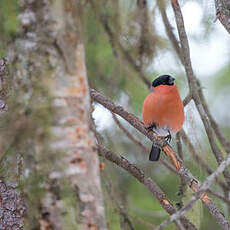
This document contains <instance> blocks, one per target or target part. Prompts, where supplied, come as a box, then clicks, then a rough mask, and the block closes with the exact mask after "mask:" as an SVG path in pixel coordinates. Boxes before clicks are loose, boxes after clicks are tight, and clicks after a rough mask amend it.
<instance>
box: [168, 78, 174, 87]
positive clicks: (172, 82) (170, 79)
mask: <svg viewBox="0 0 230 230" xmlns="http://www.w3.org/2000/svg"><path fill="white" fill-rule="evenodd" d="M174 81H175V78H173V77H170V78H169V81H168V83H169V84H170V85H173V84H174Z"/></svg>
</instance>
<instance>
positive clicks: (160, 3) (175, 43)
mask: <svg viewBox="0 0 230 230" xmlns="http://www.w3.org/2000/svg"><path fill="white" fill-rule="evenodd" d="M215 1H216V4H217V2H218V4H220V5H222V2H221V1H219V0H215ZM158 8H159V10H160V13H161V16H162V20H163V23H164V26H165V30H166V33H167V35H168V37H169V40H170V41H171V43H172V46H173V47H174V49H175V51H176V54H177V56H178V58H179V60H180V61H181V63H182V64H183V65H185V64H184V59H183V57H182V50H181V47H180V45H179V42H178V41H177V38H176V36H175V34H174V33H173V30H172V28H173V27H172V25H171V24H170V22H169V19H168V16H167V13H166V10H165V4H164V2H163V1H161V0H158ZM216 8H218V7H216ZM217 12H218V10H217ZM228 17H229V14H228ZM228 25H229V26H230V24H228ZM229 28H230V27H229ZM188 58H190V57H188ZM194 77H195V76H194ZM196 81H197V85H198V88H199V89H198V94H199V97H200V101H201V104H202V105H203V108H204V111H205V113H206V115H207V117H208V118H209V120H210V124H211V127H212V128H213V130H214V132H215V134H216V136H217V138H218V140H219V141H220V143H221V144H222V146H223V147H224V149H225V151H226V152H229V151H230V142H229V141H228V140H227V139H226V138H225V137H224V135H223V133H222V132H221V131H220V128H219V126H218V125H217V123H216V121H215V120H214V118H213V116H212V115H211V113H210V111H209V108H208V105H207V102H206V99H205V97H204V95H203V91H202V89H201V87H200V84H199V81H198V80H196ZM191 99H192V94H190V93H189V94H188V96H187V97H186V98H185V99H184V101H183V103H184V106H186V105H187V104H188V103H189V102H190V101H191Z"/></svg>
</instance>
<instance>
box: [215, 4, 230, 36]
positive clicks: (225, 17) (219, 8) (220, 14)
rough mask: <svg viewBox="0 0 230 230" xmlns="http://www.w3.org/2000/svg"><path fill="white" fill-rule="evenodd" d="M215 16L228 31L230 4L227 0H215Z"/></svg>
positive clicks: (229, 29) (229, 28) (229, 30)
mask: <svg viewBox="0 0 230 230" xmlns="http://www.w3.org/2000/svg"><path fill="white" fill-rule="evenodd" d="M215 6H216V17H217V18H218V19H219V21H220V22H221V23H222V25H223V26H224V28H225V29H226V30H227V31H228V33H230V10H229V9H230V4H229V1H228V0H215Z"/></svg>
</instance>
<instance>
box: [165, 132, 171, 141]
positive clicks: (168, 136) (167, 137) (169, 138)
mask: <svg viewBox="0 0 230 230" xmlns="http://www.w3.org/2000/svg"><path fill="white" fill-rule="evenodd" d="M168 133H169V134H168V135H167V136H165V137H164V139H165V140H166V141H168V142H169V143H170V141H171V140H172V135H171V133H170V131H169V130H168Z"/></svg>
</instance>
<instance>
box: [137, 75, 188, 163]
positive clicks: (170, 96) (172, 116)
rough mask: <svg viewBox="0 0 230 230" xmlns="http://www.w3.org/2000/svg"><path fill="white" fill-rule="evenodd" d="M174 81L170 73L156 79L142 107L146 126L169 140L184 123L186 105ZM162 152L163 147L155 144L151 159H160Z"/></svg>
mask: <svg viewBox="0 0 230 230" xmlns="http://www.w3.org/2000/svg"><path fill="white" fill-rule="evenodd" d="M174 81H175V79H174V78H173V77H171V76H170V75H162V76H160V77H158V78H157V79H155V80H154V81H153V82H152V92H151V93H150V94H149V95H148V96H147V97H146V98H145V100H144V104H143V109H142V117H143V120H144V123H145V125H146V128H147V129H149V130H153V131H154V132H155V133H156V134H157V135H159V136H162V137H163V138H166V140H169V141H170V140H171V133H173V134H174V133H176V132H178V131H179V130H180V129H181V128H182V125H183V123H184V106H183V102H182V100H181V98H180V94H179V91H178V89H177V86H176V84H175V83H174ZM160 152H161V149H160V148H159V147H157V146H155V145H154V144H153V145H152V149H151V152H150V155H149V160H150V161H157V160H159V157H160Z"/></svg>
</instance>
